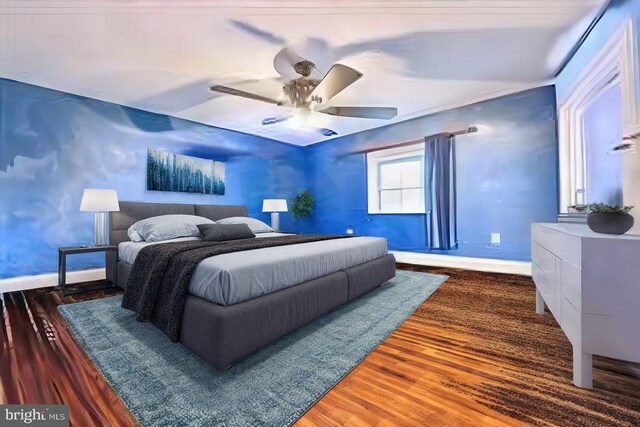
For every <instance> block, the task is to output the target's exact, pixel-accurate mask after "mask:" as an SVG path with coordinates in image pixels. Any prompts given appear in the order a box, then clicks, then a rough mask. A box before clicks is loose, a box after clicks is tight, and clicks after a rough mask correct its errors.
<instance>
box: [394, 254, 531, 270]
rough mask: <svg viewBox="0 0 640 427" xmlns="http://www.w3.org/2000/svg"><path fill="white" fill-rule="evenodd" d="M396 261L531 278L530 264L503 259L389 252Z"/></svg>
mask: <svg viewBox="0 0 640 427" xmlns="http://www.w3.org/2000/svg"><path fill="white" fill-rule="evenodd" d="M390 252H391V253H392V254H393V255H395V257H396V261H398V262H404V263H407V264H417V265H426V266H429V267H448V268H462V269H465V270H475V271H487V272H491V273H507V274H520V275H522V276H531V263H530V262H527V261H509V260H503V259H489V258H471V257H461V256H453V255H438V254H423V253H419V252H402V251H390Z"/></svg>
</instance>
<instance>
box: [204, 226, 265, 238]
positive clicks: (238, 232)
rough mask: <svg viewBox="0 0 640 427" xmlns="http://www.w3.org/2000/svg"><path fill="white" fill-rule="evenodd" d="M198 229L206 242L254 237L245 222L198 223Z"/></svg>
mask: <svg viewBox="0 0 640 427" xmlns="http://www.w3.org/2000/svg"><path fill="white" fill-rule="evenodd" d="M198 229H199V230H200V234H201V235H202V240H204V241H206V242H226V241H227V240H238V239H251V238H254V237H256V235H255V234H253V231H251V229H250V228H249V226H248V225H247V224H199V225H198Z"/></svg>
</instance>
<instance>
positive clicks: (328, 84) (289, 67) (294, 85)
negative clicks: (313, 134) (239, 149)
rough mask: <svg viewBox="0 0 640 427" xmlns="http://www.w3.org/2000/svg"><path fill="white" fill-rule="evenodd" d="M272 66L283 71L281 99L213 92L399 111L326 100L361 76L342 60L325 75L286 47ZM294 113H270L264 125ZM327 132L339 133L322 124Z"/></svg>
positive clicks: (350, 113)
mask: <svg viewBox="0 0 640 427" xmlns="http://www.w3.org/2000/svg"><path fill="white" fill-rule="evenodd" d="M273 67H274V68H275V69H276V71H277V72H278V73H279V74H280V76H282V77H281V79H279V80H280V82H281V83H282V96H281V97H280V98H278V99H276V98H271V97H267V96H263V95H258V94H255V93H251V92H247V91H243V90H240V89H236V88H233V87H229V86H223V85H214V86H211V87H210V89H211V90H212V91H213V92H219V93H225V94H228V95H235V96H240V97H243V98H249V99H253V100H256V101H262V102H267V103H269V104H274V105H278V106H286V107H293V108H297V109H301V110H303V111H305V110H306V111H316V112H319V113H324V114H329V115H332V116H343V117H356V118H366V119H382V120H390V119H392V118H394V117H395V116H396V115H398V109H397V108H395V107H336V106H327V102H328V101H329V100H331V98H333V97H334V96H336V95H337V94H338V93H340V92H342V91H343V90H344V89H346V88H347V87H349V86H351V85H352V84H353V83H355V82H356V81H357V80H359V79H360V78H361V77H362V75H363V74H362V73H361V72H359V71H357V70H354V69H353V68H351V67H347V66H346V65H342V64H334V65H333V66H332V67H331V69H330V70H329V71H328V72H327V74H325V75H323V74H322V73H321V72H320V71H319V70H318V69H317V68H316V65H315V64H314V63H313V62H311V61H309V60H307V59H305V58H303V57H301V56H300V55H298V54H297V53H296V52H295V51H294V50H293V49H291V48H289V47H285V48H283V49H282V50H280V52H278V54H277V55H276V56H275V58H274V59H273ZM292 117H293V115H288V116H278V117H267V118H265V119H264V120H262V124H263V125H264V126H267V125H272V124H275V123H280V122H283V121H285V120H289V119H290V118H292ZM318 131H319V132H320V133H322V134H323V135H325V136H333V135H337V133H336V132H335V131H333V130H331V129H327V128H319V129H318Z"/></svg>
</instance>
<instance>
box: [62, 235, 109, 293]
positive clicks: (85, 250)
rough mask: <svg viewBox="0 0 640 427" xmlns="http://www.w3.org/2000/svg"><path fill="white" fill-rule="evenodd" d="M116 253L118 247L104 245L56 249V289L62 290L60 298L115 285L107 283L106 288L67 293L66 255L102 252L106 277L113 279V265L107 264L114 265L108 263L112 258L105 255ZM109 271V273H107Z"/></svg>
mask: <svg viewBox="0 0 640 427" xmlns="http://www.w3.org/2000/svg"><path fill="white" fill-rule="evenodd" d="M117 251H118V247H117V246H112V245H105V246H85V247H82V246H76V247H69V248H58V287H59V288H60V289H61V290H62V296H67V295H73V294H79V293H82V292H90V291H97V290H100V289H107V288H112V287H114V286H115V283H113V282H111V281H109V285H106V286H101V287H99V288H91V289H87V290H82V289H81V290H73V291H67V255H76V254H88V253H93V252H104V254H105V262H106V269H107V277H115V275H114V272H113V270H114V269H115V265H109V264H114V263H110V262H109V258H112V257H108V256H107V254H108V253H109V252H117ZM109 270H111V271H109Z"/></svg>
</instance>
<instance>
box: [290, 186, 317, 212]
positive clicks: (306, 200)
mask: <svg viewBox="0 0 640 427" xmlns="http://www.w3.org/2000/svg"><path fill="white" fill-rule="evenodd" d="M290 202H291V214H292V215H293V217H294V218H296V219H301V218H308V217H310V216H311V213H312V212H313V205H314V203H315V200H314V198H313V195H312V194H311V192H310V191H308V190H304V191H302V192H300V193H298V195H297V196H295V197H292V198H291V200H290Z"/></svg>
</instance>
